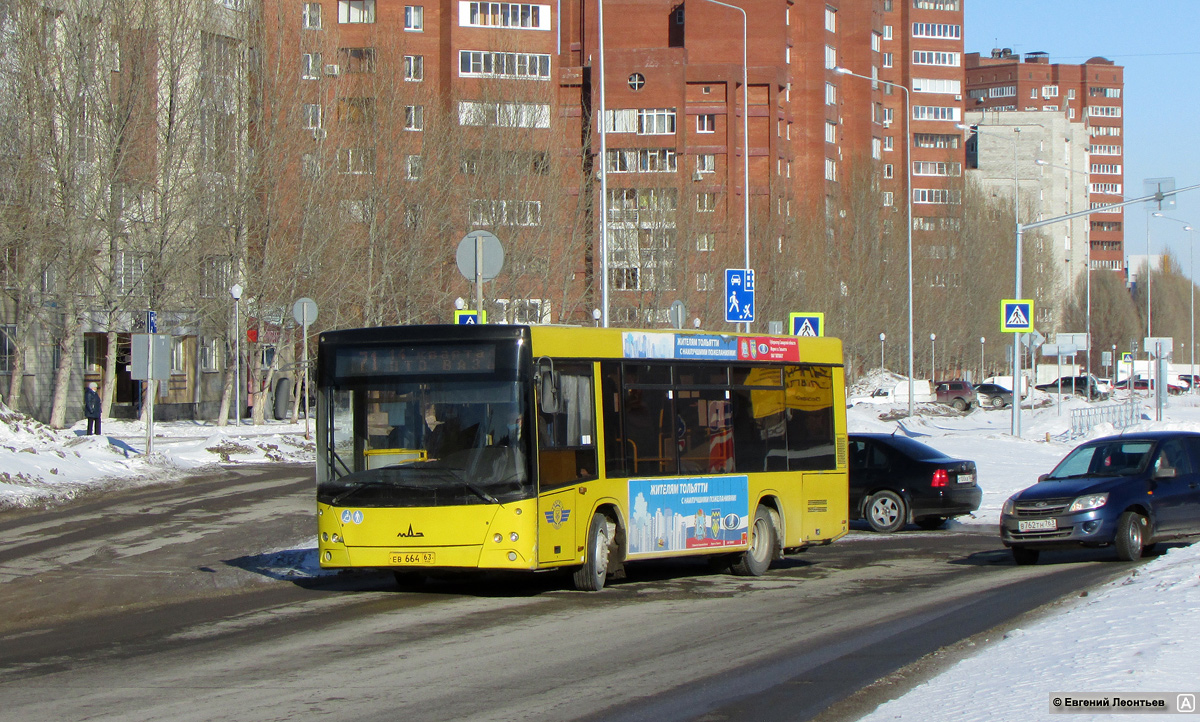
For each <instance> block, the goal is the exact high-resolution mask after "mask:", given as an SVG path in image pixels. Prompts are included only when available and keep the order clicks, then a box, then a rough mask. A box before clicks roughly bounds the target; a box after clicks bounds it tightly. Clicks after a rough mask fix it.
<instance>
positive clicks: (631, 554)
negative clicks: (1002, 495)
mask: <svg viewBox="0 0 1200 722" xmlns="http://www.w3.org/2000/svg"><path fill="white" fill-rule="evenodd" d="M845 409H846V405H845V376H844V373H843V367H842V345H841V341H839V340H837V339H833V338H800V337H795V336H768V335H745V334H719V333H711V332H707V333H706V332H702V331H695V332H692V331H649V330H628V329H608V328H581V327H565V326H507V325H492V326H487V325H482V326H467V325H462V326H403V327H391V328H367V329H353V330H341V331H328V332H325V333H323V334H321V335H320V339H319V348H318V354H317V525H318V543H319V550H318V552H319V557H320V563H321V566H322V567H326V568H349V567H373V568H390V569H392V570H394V571H395V572H396V576H397V579H398V580H403V579H409V578H412V577H413V576H420V575H422V574H427V573H430V572H435V571H439V570H464V569H490V570H497V569H499V570H527V571H538V570H547V569H556V568H573V569H574V581H575V585H576V587H577V588H579V589H583V590H592V591H596V590H599V589H601V588H603V586H604V584H605V582H606V580H607V579H608V578H610V577H611V576H612V575H618V574H621V573H623V571H624V565H625V563H626V562H632V561H638V560H643V559H662V558H667V557H677V556H710V557H715V558H716V559H715V561H716V562H717V565H718V566H727V567H728V568H730V569H731V570H732V571H733V572H734V573H735V574H742V575H753V576H758V575H761V574H763V573H765V572H766V571H767V568H768V567H769V566H770V564H771V562H772V561H773V560H775V559H781V558H782V557H783V555H785V554H788V553H795V552H798V551H802V550H803V549H804V548H806V547H808V546H811V545H817V544H828V543H830V542H832V541H834V540H835V539H838V538H839V537H841V536H843V535H845V534H846V532H847V520H848V518H849V517H848V514H847V504H848V492H847V475H846V410H845Z"/></svg>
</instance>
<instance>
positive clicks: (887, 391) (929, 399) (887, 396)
mask: <svg viewBox="0 0 1200 722" xmlns="http://www.w3.org/2000/svg"><path fill="white" fill-rule="evenodd" d="M933 400H934V395H933V389H932V388H931V387H930V385H929V382H928V381H924V380H919V379H914V380H913V402H915V403H918V404H929V403H933ZM846 403H847V404H848V405H849V406H855V405H857V404H907V403H908V381H901V382H900V383H898V384H895V385H894V386H890V387H887V388H878V389H875V390H873V391H872V392H871V393H870V394H868V395H866V396H851V397H850V398H849V399H848V400H847V402H846Z"/></svg>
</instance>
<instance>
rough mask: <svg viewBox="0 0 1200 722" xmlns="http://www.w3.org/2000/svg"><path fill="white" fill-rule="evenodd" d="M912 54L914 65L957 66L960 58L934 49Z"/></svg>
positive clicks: (954, 54)
mask: <svg viewBox="0 0 1200 722" xmlns="http://www.w3.org/2000/svg"><path fill="white" fill-rule="evenodd" d="M912 56H913V60H912V61H913V65H946V66H949V67H953V68H957V67H958V65H959V60H960V58H959V54H958V53H943V52H937V51H933V50H914V51H913V54H912ZM1034 92H1035V93H1036V92H1037V91H1036V90H1035V91H1034ZM1035 97H1036V96H1035Z"/></svg>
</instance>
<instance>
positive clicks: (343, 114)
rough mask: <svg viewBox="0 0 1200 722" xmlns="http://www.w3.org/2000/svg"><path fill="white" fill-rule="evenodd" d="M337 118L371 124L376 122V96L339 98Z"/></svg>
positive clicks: (342, 121)
mask: <svg viewBox="0 0 1200 722" xmlns="http://www.w3.org/2000/svg"><path fill="white" fill-rule="evenodd" d="M337 119H338V122H341V123H353V124H355V125H370V124H372V123H374V122H375V99H374V98H338V101H337Z"/></svg>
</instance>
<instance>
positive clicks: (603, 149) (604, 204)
mask: <svg viewBox="0 0 1200 722" xmlns="http://www.w3.org/2000/svg"><path fill="white" fill-rule="evenodd" d="M596 23H597V26H598V30H599V32H598V36H597V41H598V42H599V44H600V52H599V56H600V60H599V68H598V70H599V71H600V308H601V314H600V315H601V320H602V321H603V323H602V325H603V326H604V328H608V133H607V131H608V118H606V117H605V113H606V110H605V104H604V0H596Z"/></svg>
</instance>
